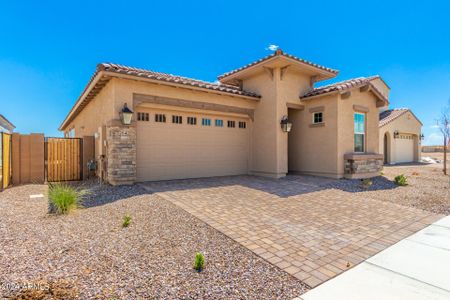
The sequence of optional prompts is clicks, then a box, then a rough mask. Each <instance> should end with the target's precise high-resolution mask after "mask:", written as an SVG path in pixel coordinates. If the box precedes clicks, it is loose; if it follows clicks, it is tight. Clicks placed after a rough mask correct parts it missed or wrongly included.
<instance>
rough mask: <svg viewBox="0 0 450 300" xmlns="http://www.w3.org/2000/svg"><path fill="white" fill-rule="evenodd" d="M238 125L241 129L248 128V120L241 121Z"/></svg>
mask: <svg viewBox="0 0 450 300" xmlns="http://www.w3.org/2000/svg"><path fill="white" fill-rule="evenodd" d="M238 127H239V128H240V129H246V128H247V122H245V121H239V123H238Z"/></svg>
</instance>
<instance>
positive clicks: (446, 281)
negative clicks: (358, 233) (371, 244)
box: [298, 216, 450, 300]
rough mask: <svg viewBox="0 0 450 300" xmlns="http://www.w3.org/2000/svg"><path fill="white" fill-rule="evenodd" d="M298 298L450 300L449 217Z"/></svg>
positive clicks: (322, 299)
mask: <svg viewBox="0 0 450 300" xmlns="http://www.w3.org/2000/svg"><path fill="white" fill-rule="evenodd" d="M298 299H302V300H319V299H320V300H324V299H346V300H356V299H358V300H359V299H364V300H370V299H377V300H378V299H383V300H388V299H395V300H401V299H405V300H416V299H417V300H419V299H420V300H423V299H446V300H447V299H450V216H448V217H445V218H442V219H441V220H439V221H437V222H435V223H433V224H432V225H430V226H428V227H426V228H424V229H423V230H421V231H419V232H417V233H415V234H413V235H411V236H409V237H408V238H406V239H404V240H401V241H400V242H398V243H397V244H395V245H393V246H391V247H389V248H387V249H385V250H384V251H382V252H380V253H378V254H377V255H375V256H373V257H371V258H369V259H367V260H366V261H364V262H362V263H361V264H359V265H358V266H356V267H354V268H353V269H350V270H348V271H347V272H345V273H343V274H341V275H339V276H337V277H335V278H333V279H331V280H329V281H327V282H325V283H323V284H322V285H319V286H318V287H317V288H315V289H312V290H311V291H309V292H307V293H306V294H304V295H302V296H300V297H299V298H298Z"/></svg>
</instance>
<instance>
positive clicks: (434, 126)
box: [430, 124, 439, 128]
mask: <svg viewBox="0 0 450 300" xmlns="http://www.w3.org/2000/svg"><path fill="white" fill-rule="evenodd" d="M430 128H439V125H437V124H434V125H431V126H430Z"/></svg>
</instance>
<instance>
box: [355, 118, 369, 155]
mask: <svg viewBox="0 0 450 300" xmlns="http://www.w3.org/2000/svg"><path fill="white" fill-rule="evenodd" d="M356 115H362V116H363V118H364V120H363V121H364V132H362V133H361V132H357V131H356V126H355V116H356ZM366 127H367V126H366V114H365V113H362V112H357V111H355V112H353V152H355V153H366V131H367V129H366ZM357 134H359V135H362V137H363V143H362V147H363V149H362V150H363V151H356V139H355V136H356V135H357Z"/></svg>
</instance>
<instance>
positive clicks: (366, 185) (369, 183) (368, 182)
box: [361, 178, 373, 189]
mask: <svg viewBox="0 0 450 300" xmlns="http://www.w3.org/2000/svg"><path fill="white" fill-rule="evenodd" d="M361 184H362V186H363V188H366V189H368V188H369V187H371V186H372V184H373V181H372V180H371V179H369V178H366V179H363V180H361Z"/></svg>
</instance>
